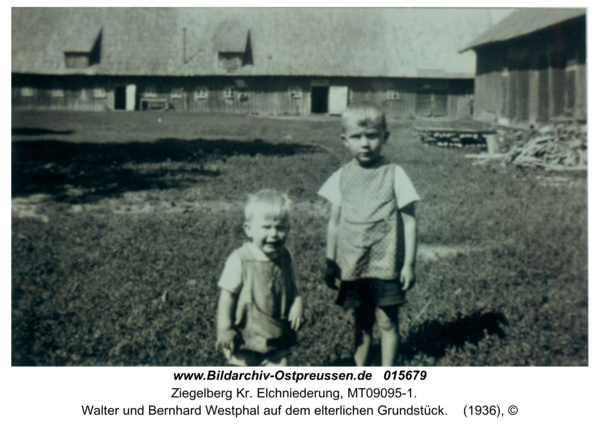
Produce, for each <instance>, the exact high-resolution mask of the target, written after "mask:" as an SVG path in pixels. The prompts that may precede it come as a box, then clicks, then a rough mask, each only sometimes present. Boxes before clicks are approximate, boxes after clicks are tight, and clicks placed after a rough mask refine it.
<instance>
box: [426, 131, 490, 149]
mask: <svg viewBox="0 0 600 426" xmlns="http://www.w3.org/2000/svg"><path fill="white" fill-rule="evenodd" d="M415 130H416V132H417V134H418V135H419V138H420V139H421V142H423V143H425V144H429V145H436V146H440V147H449V148H462V147H464V146H466V145H470V146H484V145H485V144H486V136H487V135H489V134H494V133H495V131H493V130H483V129H469V128H461V127H456V128H454V127H415Z"/></svg>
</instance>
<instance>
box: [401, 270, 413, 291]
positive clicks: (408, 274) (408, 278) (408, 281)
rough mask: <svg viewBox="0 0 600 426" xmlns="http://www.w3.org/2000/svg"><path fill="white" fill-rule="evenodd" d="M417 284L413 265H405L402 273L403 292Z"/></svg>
mask: <svg viewBox="0 0 600 426" xmlns="http://www.w3.org/2000/svg"><path fill="white" fill-rule="evenodd" d="M414 283H415V270H414V268H413V267H412V265H404V266H403V267H402V271H400V284H402V291H406V290H408V289H409V288H410V287H411V286H412V285H413V284H414Z"/></svg>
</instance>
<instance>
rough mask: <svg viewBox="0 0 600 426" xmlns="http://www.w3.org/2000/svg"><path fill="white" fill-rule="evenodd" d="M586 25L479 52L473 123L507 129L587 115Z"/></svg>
mask: <svg viewBox="0 0 600 426" xmlns="http://www.w3.org/2000/svg"><path fill="white" fill-rule="evenodd" d="M585 34H586V23H585V17H581V18H576V19H574V20H570V21H568V22H566V23H562V24H559V25H556V26H554V27H551V28H548V29H545V30H542V31H538V32H535V33H533V34H529V35H527V36H522V37H518V38H515V39H513V40H509V41H505V42H499V43H491V44H489V45H484V46H480V47H479V48H478V49H477V72H476V78H475V105H474V117H475V118H476V119H478V120H484V121H498V122H500V123H503V124H508V123H514V124H518V123H524V124H529V123H536V122H540V123H543V122H548V121H549V120H551V119H552V118H557V117H574V118H577V119H585V118H586V115H587V93H586V92H587V84H586V53H585V50H586V42H585Z"/></svg>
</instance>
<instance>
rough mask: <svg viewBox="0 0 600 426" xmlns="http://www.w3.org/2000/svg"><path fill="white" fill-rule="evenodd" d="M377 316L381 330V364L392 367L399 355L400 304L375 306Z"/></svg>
mask: <svg viewBox="0 0 600 426" xmlns="http://www.w3.org/2000/svg"><path fill="white" fill-rule="evenodd" d="M375 316H376V318H377V324H378V325H379V330H381V365H382V366H384V367H391V366H392V365H394V361H395V360H396V356H397V355H398V342H399V341H400V336H399V335H398V305H394V306H383V307H377V308H375Z"/></svg>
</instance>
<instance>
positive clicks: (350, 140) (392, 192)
mask: <svg viewBox="0 0 600 426" xmlns="http://www.w3.org/2000/svg"><path fill="white" fill-rule="evenodd" d="M388 137H389V132H388V131H387V127H386V121H385V114H384V113H383V111H382V109H381V108H380V107H379V106H378V105H377V104H374V103H371V102H358V103H354V104H351V105H350V106H349V107H348V108H347V109H346V111H345V112H344V113H343V114H342V141H343V142H344V145H345V146H346V148H347V149H348V151H349V153H350V155H351V156H352V160H351V161H350V162H349V163H348V164H346V165H345V166H343V167H342V168H341V169H339V170H338V171H336V172H335V173H334V174H333V175H332V176H331V177H330V178H329V179H328V180H327V182H325V184H324V185H323V186H322V187H321V189H320V190H319V195H321V196H323V197H324V198H326V199H327V200H328V201H329V202H331V215H330V219H329V225H328V229H327V272H326V275H325V282H326V283H327V285H328V286H329V287H330V288H333V289H336V290H337V289H338V288H337V286H336V285H335V279H336V277H337V278H341V280H342V283H341V288H340V289H339V295H338V299H337V301H336V303H337V304H338V305H341V306H342V307H344V308H354V310H355V317H356V324H355V330H356V352H355V355H354V360H355V362H356V364H357V365H358V366H363V365H365V363H366V361H367V357H368V353H369V348H370V345H371V339H372V333H373V326H374V323H375V319H377V324H378V326H379V329H380V330H381V350H382V355H381V362H382V365H385V366H391V365H393V363H394V361H395V358H396V356H397V352H398V342H399V335H398V308H399V306H400V305H402V304H404V303H405V298H404V295H405V292H406V290H408V288H409V287H410V286H411V285H412V284H413V282H414V264H415V253H416V234H417V223H416V219H415V202H416V201H418V200H419V196H418V195H417V193H416V191H415V189H414V187H413V185H412V183H411V181H410V179H409V178H408V176H407V175H406V173H405V172H404V170H403V169H402V168H401V167H400V166H398V165H394V164H390V163H388V162H386V161H385V160H384V158H383V157H382V156H381V150H382V148H383V145H384V144H385V143H386V142H387V140H388ZM340 275H341V277H340Z"/></svg>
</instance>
